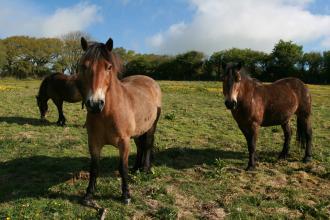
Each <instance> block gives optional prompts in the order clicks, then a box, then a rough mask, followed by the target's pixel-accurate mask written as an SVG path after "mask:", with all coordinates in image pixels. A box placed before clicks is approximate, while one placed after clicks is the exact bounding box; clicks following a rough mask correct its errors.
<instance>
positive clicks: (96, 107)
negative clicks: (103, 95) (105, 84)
mask: <svg viewBox="0 0 330 220" xmlns="http://www.w3.org/2000/svg"><path fill="white" fill-rule="evenodd" d="M86 107H87V110H88V111H90V112H92V113H100V112H101V111H102V110H103V107H104V100H97V101H94V100H90V99H88V100H87V101H86Z"/></svg>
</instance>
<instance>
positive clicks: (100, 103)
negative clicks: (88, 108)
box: [99, 100, 104, 111]
mask: <svg viewBox="0 0 330 220" xmlns="http://www.w3.org/2000/svg"><path fill="white" fill-rule="evenodd" d="M103 106H104V101H103V100H100V101H99V110H100V111H102V109H103Z"/></svg>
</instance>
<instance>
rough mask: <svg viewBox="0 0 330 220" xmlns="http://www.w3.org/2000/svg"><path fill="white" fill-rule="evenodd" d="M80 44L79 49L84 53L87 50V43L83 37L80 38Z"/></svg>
mask: <svg viewBox="0 0 330 220" xmlns="http://www.w3.org/2000/svg"><path fill="white" fill-rule="evenodd" d="M80 44H81V48H82V49H83V50H84V51H86V50H87V48H88V42H87V40H86V39H85V38H84V37H81V39H80Z"/></svg>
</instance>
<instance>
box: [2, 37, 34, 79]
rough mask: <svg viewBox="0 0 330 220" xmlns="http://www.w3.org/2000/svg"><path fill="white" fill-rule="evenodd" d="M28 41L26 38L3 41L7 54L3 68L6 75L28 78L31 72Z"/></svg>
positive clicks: (12, 38) (10, 38)
mask: <svg viewBox="0 0 330 220" xmlns="http://www.w3.org/2000/svg"><path fill="white" fill-rule="evenodd" d="M29 41H30V38H29V37H26V36H13V37H9V38H6V39H4V40H3V44H4V45H5V47H6V52H7V53H6V64H5V66H4V71H5V74H6V75H13V76H15V77H18V78H25V77H27V76H29V74H30V73H31V71H32V64H31V63H30V62H29V56H28V52H29V49H28V48H29Z"/></svg>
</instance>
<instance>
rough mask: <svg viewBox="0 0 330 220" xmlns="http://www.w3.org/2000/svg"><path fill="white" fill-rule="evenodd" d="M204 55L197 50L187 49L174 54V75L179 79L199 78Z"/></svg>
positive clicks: (201, 72)
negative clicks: (175, 68) (181, 52)
mask: <svg viewBox="0 0 330 220" xmlns="http://www.w3.org/2000/svg"><path fill="white" fill-rule="evenodd" d="M204 59H205V55H204V54H203V53H202V52H198V51H189V52H187V53H184V54H179V55H177V56H176V58H175V60H174V61H173V62H175V64H176V67H177V71H176V75H175V77H176V78H177V79H179V80H196V79H200V78H201V76H202V74H203V69H202V67H203V63H204Z"/></svg>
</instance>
